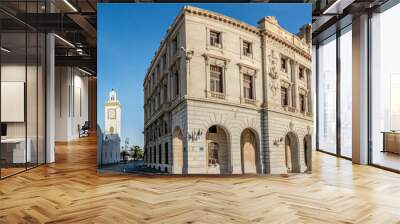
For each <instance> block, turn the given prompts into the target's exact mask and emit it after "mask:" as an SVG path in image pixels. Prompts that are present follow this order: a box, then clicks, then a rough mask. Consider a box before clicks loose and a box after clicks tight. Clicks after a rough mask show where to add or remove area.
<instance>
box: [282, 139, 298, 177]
mask: <svg viewBox="0 0 400 224" xmlns="http://www.w3.org/2000/svg"><path fill="white" fill-rule="evenodd" d="M285 159H286V168H287V170H288V173H300V151H299V139H298V137H297V135H296V134H295V133H294V132H288V133H287V134H286V136H285Z"/></svg>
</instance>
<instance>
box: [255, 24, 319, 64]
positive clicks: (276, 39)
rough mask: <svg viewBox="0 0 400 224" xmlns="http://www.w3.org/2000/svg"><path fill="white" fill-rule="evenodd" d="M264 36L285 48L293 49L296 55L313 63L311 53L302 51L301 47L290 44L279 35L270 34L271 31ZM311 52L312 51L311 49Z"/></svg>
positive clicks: (265, 32)
mask: <svg viewBox="0 0 400 224" xmlns="http://www.w3.org/2000/svg"><path fill="white" fill-rule="evenodd" d="M263 34H264V35H265V36H267V37H269V38H271V39H272V40H274V41H277V42H278V43H280V44H283V45H284V46H286V47H288V48H290V49H292V50H293V51H295V52H296V53H298V54H300V55H301V56H303V57H305V58H306V59H308V60H310V61H311V53H308V52H306V51H305V50H303V49H301V48H300V47H298V46H296V45H295V44H294V43H290V42H289V41H287V40H284V39H283V38H281V37H279V35H277V34H275V33H273V32H270V31H264V32H263ZM310 51H311V49H310Z"/></svg>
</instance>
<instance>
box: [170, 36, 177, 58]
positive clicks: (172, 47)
mask: <svg viewBox="0 0 400 224" xmlns="http://www.w3.org/2000/svg"><path fill="white" fill-rule="evenodd" d="M177 50H178V37H177V36H176V37H175V38H174V39H172V42H171V51H172V52H171V53H172V55H175V54H176V51H177Z"/></svg>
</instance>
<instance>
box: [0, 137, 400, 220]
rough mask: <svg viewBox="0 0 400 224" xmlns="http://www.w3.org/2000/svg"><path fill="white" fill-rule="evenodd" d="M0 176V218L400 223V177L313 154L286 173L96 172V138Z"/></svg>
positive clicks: (65, 146) (59, 147)
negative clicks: (307, 164) (306, 164)
mask: <svg viewBox="0 0 400 224" xmlns="http://www.w3.org/2000/svg"><path fill="white" fill-rule="evenodd" d="M56 160H57V162H56V163H55V164H51V165H46V166H41V167H39V168H36V169H33V170H29V171H27V172H25V173H22V174H19V175H16V176H13V177H10V178H7V179H5V180H2V181H0V223H44V222H47V223H118V224H121V223H174V224H175V223H374V224H376V223H385V224H387V223H400V175H399V174H395V173H391V172H387V171H384V170H380V169H377V168H374V167H369V166H358V165H352V164H351V163H350V161H347V160H343V159H337V158H335V157H332V156H329V155H326V154H323V153H315V154H314V164H313V167H314V172H313V174H311V175H308V174H301V175H294V176H290V177H281V176H259V177H213V178H210V177H139V176H127V175H115V174H114V175H106V176H104V175H98V174H97V172H96V166H95V161H96V144H95V139H94V138H86V139H85V140H82V141H79V142H73V143H70V144H58V145H57V151H56Z"/></svg>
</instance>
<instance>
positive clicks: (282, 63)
mask: <svg viewBox="0 0 400 224" xmlns="http://www.w3.org/2000/svg"><path fill="white" fill-rule="evenodd" d="M281 70H282V71H283V72H287V65H286V58H281Z"/></svg>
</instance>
